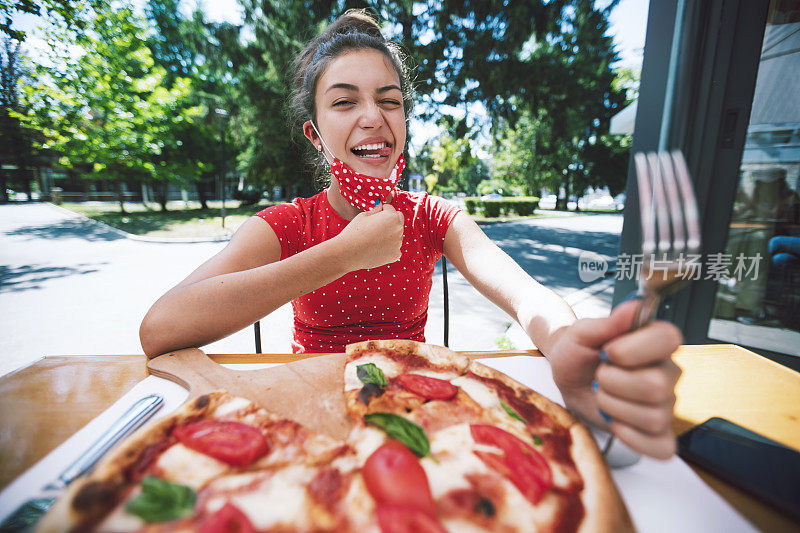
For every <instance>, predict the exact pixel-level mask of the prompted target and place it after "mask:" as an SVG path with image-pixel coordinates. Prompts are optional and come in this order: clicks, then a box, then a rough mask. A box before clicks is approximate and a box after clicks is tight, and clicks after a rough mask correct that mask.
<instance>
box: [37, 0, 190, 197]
mask: <svg viewBox="0 0 800 533" xmlns="http://www.w3.org/2000/svg"><path fill="white" fill-rule="evenodd" d="M90 28H91V31H87V32H86V33H85V34H81V35H78V36H77V38H76V41H75V43H76V44H77V45H78V46H80V47H81V48H82V51H83V54H82V55H80V57H78V58H77V59H69V58H64V57H60V58H54V59H59V60H61V64H62V65H64V66H63V67H62V69H61V71H60V72H58V71H53V70H51V71H43V70H40V71H39V75H38V77H37V78H36V81H37V82H38V86H30V87H27V89H26V95H27V99H28V102H30V104H31V107H32V108H33V109H34V110H35V111H36V116H37V121H38V123H39V124H40V125H41V126H42V127H43V128H44V129H45V132H46V133H47V134H48V136H49V137H51V138H53V139H54V142H55V147H56V148H58V149H59V150H60V151H61V152H63V154H64V156H63V157H62V158H61V163H62V164H64V165H67V166H76V165H81V164H85V163H89V164H90V172H89V174H88V177H90V178H93V179H103V180H109V181H112V182H113V183H114V184H115V188H116V190H117V193H118V199H119V202H120V208H121V209H122V210H124V204H123V199H124V197H123V192H124V188H125V187H126V186H129V185H133V186H135V185H136V184H138V183H142V182H146V183H154V184H157V185H158V184H160V185H161V187H160V189H162V190H164V189H165V184H166V183H167V182H168V181H170V180H173V181H175V180H182V179H183V176H184V175H185V174H186V173H187V172H189V171H194V170H195V168H192V169H187V168H186V167H187V165H188V166H192V165H191V164H190V163H187V162H186V161H185V160H183V161H181V160H176V159H175V158H173V157H171V154H172V153H174V152H175V151H177V150H179V147H180V138H179V137H178V135H177V134H176V132H180V131H181V124H182V123H186V122H191V121H192V120H193V119H194V118H195V117H196V116H198V115H199V114H200V111H201V110H200V109H199V108H197V107H195V108H191V107H187V106H185V105H183V100H184V99H185V98H186V97H187V96H188V95H189V93H190V86H191V84H190V81H189V80H188V79H186V78H176V79H175V82H174V84H173V86H172V87H171V88H167V87H165V86H164V80H165V78H166V71H165V69H164V68H162V67H158V66H156V65H155V64H154V62H153V58H152V54H151V53H150V50H149V49H148V47H147V46H146V38H147V34H146V25H145V22H144V20H142V19H140V18H138V17H136V16H135V15H134V14H133V12H132V11H131V9H130V8H119V9H114V8H111V7H108V6H100V7H98V8H97V9H96V11H95V15H94V17H93V19H92V20H91V25H90ZM54 53H55V52H54ZM53 63H54V64H57V63H56V61H53ZM195 167H196V164H195ZM159 200H160V203H161V206H162V209H166V195H162V197H161V198H160V199H159Z"/></svg>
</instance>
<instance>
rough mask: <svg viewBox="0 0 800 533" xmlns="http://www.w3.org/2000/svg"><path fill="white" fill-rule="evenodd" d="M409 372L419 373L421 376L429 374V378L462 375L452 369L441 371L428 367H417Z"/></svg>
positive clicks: (451, 377) (446, 377) (447, 377)
mask: <svg viewBox="0 0 800 533" xmlns="http://www.w3.org/2000/svg"><path fill="white" fill-rule="evenodd" d="M407 374H419V375H420V376H427V377H429V378H437V379H446V380H451V379H453V378H457V377H459V375H460V374H458V373H457V372H453V371H452V370H448V371H443V370H442V371H440V370H430V369H427V368H415V369H414V370H412V371H410V372H407Z"/></svg>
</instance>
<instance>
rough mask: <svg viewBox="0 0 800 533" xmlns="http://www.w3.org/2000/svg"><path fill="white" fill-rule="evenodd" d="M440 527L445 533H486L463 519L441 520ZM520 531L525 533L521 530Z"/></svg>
mask: <svg viewBox="0 0 800 533" xmlns="http://www.w3.org/2000/svg"><path fill="white" fill-rule="evenodd" d="M442 525H443V526H444V528H445V529H446V530H447V531H458V533H486V530H485V529H483V528H482V527H480V526H479V525H477V524H472V523H470V522H467V521H466V520H464V519H463V518H451V519H449V520H448V519H445V520H442ZM521 531H527V529H522V530H521Z"/></svg>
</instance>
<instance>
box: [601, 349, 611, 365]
mask: <svg viewBox="0 0 800 533" xmlns="http://www.w3.org/2000/svg"><path fill="white" fill-rule="evenodd" d="M600 360H601V361H602V362H604V363H610V362H611V361H609V360H608V354H607V353H606V351H605V350H600Z"/></svg>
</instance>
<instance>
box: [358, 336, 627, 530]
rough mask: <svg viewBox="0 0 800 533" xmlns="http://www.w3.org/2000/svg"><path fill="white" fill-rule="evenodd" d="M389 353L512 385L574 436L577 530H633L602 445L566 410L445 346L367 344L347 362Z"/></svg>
mask: <svg viewBox="0 0 800 533" xmlns="http://www.w3.org/2000/svg"><path fill="white" fill-rule="evenodd" d="M389 350H400V351H411V352H412V353H414V354H418V355H421V356H422V357H426V358H428V357H432V364H431V366H432V367H434V368H442V367H448V368H450V367H451V366H458V368H459V369H460V373H461V374H462V375H464V374H466V375H467V376H469V374H475V375H476V376H479V377H482V378H487V379H490V380H496V381H498V382H500V383H502V384H503V385H505V386H507V387H509V388H510V389H511V390H512V391H513V393H514V394H515V395H516V396H517V397H518V398H519V399H521V400H522V401H524V402H527V403H530V404H532V405H533V406H535V407H536V408H537V409H538V410H539V411H541V412H542V413H544V414H545V415H546V416H548V417H549V418H550V419H552V420H553V421H554V422H555V423H556V424H557V425H558V426H561V427H563V428H565V429H567V430H568V431H569V433H570V436H571V438H572V446H571V447H570V455H571V457H572V460H573V463H574V464H575V468H576V469H577V470H578V472H579V474H580V475H581V478H582V479H583V483H584V488H583V490H582V491H581V494H580V499H581V503H582V504H583V507H584V511H585V515H584V519H583V520H582V521H581V524H580V526H579V529H578V531H579V532H595V531H599V532H626V531H634V528H633V523H632V521H631V518H630V515H629V514H628V510H627V508H626V507H625V504H624V502H623V500H622V497H621V495H620V493H619V491H618V489H617V487H616V485H615V484H614V481H613V479H612V477H611V473H610V472H609V470H608V466H607V465H606V464H605V461H604V460H603V456H602V454H601V453H600V450H599V449H598V447H597V443H596V442H595V441H594V438H593V437H592V435H591V433H590V432H589V430H588V429H587V428H586V427H585V426H584V425H583V424H582V423H581V422H579V421H578V419H576V418H575V417H574V416H573V415H572V414H571V413H570V412H569V411H567V410H566V409H565V408H563V407H562V406H560V405H559V404H557V403H555V402H553V401H552V400H550V399H548V398H547V397H545V396H543V395H541V394H539V393H538V392H535V391H533V390H531V389H530V388H528V387H526V386H525V385H522V384H521V383H519V382H517V381H515V380H514V379H512V378H510V377H508V376H507V375H506V374H503V373H502V372H499V371H497V370H495V369H493V368H491V367H488V366H486V365H483V364H481V363H479V362H477V361H472V360H470V359H469V358H468V357H467V356H463V355H461V354H458V353H456V352H453V351H452V350H450V349H448V348H443V347H440V346H433V345H426V344H422V343H418V342H414V341H395V340H390V341H366V342H361V343H357V344H352V345H349V346H348V347H347V356H348V362H349V361H352V360H353V359H354V358H357V357H360V356H361V355H362V354H365V353H369V352H373V351H389ZM464 360H466V361H464ZM468 373H469V374H468Z"/></svg>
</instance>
